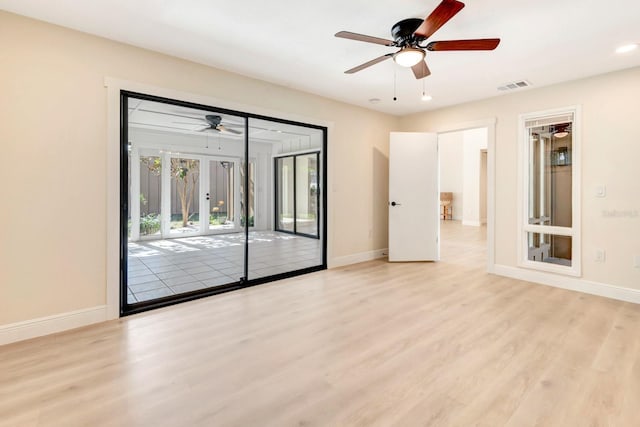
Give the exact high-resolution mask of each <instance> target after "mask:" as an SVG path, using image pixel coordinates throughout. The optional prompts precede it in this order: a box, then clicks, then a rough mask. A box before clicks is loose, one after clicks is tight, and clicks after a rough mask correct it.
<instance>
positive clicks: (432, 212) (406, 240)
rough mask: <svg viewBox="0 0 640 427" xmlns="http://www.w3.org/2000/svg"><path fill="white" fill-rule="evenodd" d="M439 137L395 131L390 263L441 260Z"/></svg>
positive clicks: (391, 154)
mask: <svg viewBox="0 0 640 427" xmlns="http://www.w3.org/2000/svg"><path fill="white" fill-rule="evenodd" d="M439 191H440V190H439V171H438V137H437V134H435V133H414V132H392V133H391V135H390V142H389V261H437V260H438V259H439V258H440V243H439V240H440V239H439V238H440V197H439Z"/></svg>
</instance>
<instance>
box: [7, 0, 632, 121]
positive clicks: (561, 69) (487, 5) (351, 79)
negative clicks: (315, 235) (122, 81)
mask: <svg viewBox="0 0 640 427" xmlns="http://www.w3.org/2000/svg"><path fill="white" fill-rule="evenodd" d="M463 1H464V0H463ZM439 3H440V0H403V1H397V0H376V1H370V0H350V1H345V0H316V1H314V2H311V1H300V0H271V1H261V0H244V1H211V0H164V1H157V0H91V1H77V0H57V1H55V2H54V1H43V0H0V9H4V10H8V11H11V12H15V13H18V14H22V15H26V16H30V17H33V18H37V19H41V20H44V21H48V22H53V23H56V24H59V25H62V26H65V27H70V28H74V29H77V30H80V31H84V32H87V33H92V34H97V35H100V36H103V37H107V38H110V39H113V40H118V41H121V42H125V43H129V44H132V45H136V46H140V47H144V48H148V49H151V50H155V51H159V52H163V53H167V54H170V55H174V56H177V57H181V58H185V59H189V60H192V61H196V62H199V63H203V64H207V65H211V66H213V67H217V68H221V69H225V70H229V71H233V72H236V73H239V74H243V75H247V76H251V77H255V78H258V79H262V80H266V81H269V82H273V83H277V84H281V85H284V86H288V87H292V88H296V89H300V90H303V91H307V92H311V93H315V94H319V95H322V96H326V97H329V98H333V99H337V100H341V101H345V102H348V103H351V104H356V105H361V106H364V107H367V108H371V109H375V110H379V111H384V112H387V113H392V114H398V115H401V114H407V113H411V112H417V111H424V110H428V109H434V108H440V107H443V106H446V105H453V104H459V103H462V102H466V101H471V100H475V99H482V98H488V97H492V96H498V95H500V94H502V92H499V91H498V90H497V87H498V86H501V85H502V84H504V83H506V82H510V81H514V80H522V79H526V80H528V81H529V82H531V83H532V84H533V86H534V87H540V86H545V85H550V84H554V83H559V82H563V81H567V80H573V79H577V78H581V77H586V76H590V75H596V74H601V73H605V72H609V71H614V70H619V69H624V68H630V67H634V66H640V50H636V51H635V52H633V53H629V54H626V55H618V54H615V53H614V49H615V48H616V47H617V46H619V45H621V44H624V43H629V42H640V24H639V22H640V1H638V0H615V1H611V2H603V1H602V0H526V1H525V0H482V1H481V0H466V7H465V8H464V9H463V10H462V11H461V12H460V13H459V14H458V15H456V16H455V17H454V18H453V19H452V20H451V21H449V22H448V23H447V24H445V25H444V27H442V28H441V29H440V30H439V31H437V32H436V33H435V34H434V35H433V36H432V37H431V38H430V39H429V40H451V39H467V38H482V37H500V38H501V39H502V42H501V44H500V46H498V48H497V49H496V50H495V51H492V52H428V53H427V62H428V64H429V67H430V69H431V72H432V75H431V76H429V77H427V78H426V79H424V80H423V81H424V83H425V85H426V91H427V92H428V93H429V94H431V95H432V96H433V98H434V99H433V101H431V102H428V103H425V102H423V101H421V100H420V95H421V93H422V84H423V81H417V80H415V78H414V77H413V75H412V73H411V70H410V69H405V68H401V67H399V66H397V65H395V64H394V63H393V61H385V62H383V63H381V64H378V65H375V66H373V67H371V68H369V69H366V70H364V71H361V72H359V73H356V74H353V75H345V74H344V73H343V71H344V70H346V69H349V68H351V67H353V66H355V65H358V64H360V63H363V62H365V61H367V60H369V59H373V58H375V57H377V56H380V55H383V54H385V53H389V52H393V51H394V49H393V48H388V47H385V46H380V45H373V44H367V43H362V42H357V41H352V40H345V39H338V38H335V37H334V36H333V35H334V34H335V33H336V32H337V31H340V30H348V31H353V32H358V33H364V34H368V35H372V36H377V37H383V38H390V34H389V31H390V29H391V26H392V25H393V24H394V23H395V22H397V21H399V20H401V19H405V18H410V17H420V18H424V17H426V16H427V15H428V14H429V13H430V12H431V11H432V10H433V9H434V8H435V7H436V6H437V5H438V4H439ZM394 74H396V75H397V97H398V100H397V101H395V102H394V101H393V99H392V98H393V96H394V82H393V81H394ZM521 90H527V89H521ZM371 98H379V99H380V100H381V101H380V102H379V103H377V104H372V103H370V102H369V101H368V100H369V99H371Z"/></svg>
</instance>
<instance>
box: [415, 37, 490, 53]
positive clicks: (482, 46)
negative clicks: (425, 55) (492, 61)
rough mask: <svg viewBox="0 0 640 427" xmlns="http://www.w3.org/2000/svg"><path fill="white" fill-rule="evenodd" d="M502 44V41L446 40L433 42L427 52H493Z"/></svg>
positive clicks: (428, 46)
mask: <svg viewBox="0 0 640 427" xmlns="http://www.w3.org/2000/svg"><path fill="white" fill-rule="evenodd" d="M498 44H500V39H475V40H445V41H441V42H431V43H429V44H428V45H427V50H431V51H436V50H439V51H443V50H493V49H495V48H496V47H498Z"/></svg>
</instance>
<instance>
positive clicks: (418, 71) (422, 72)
mask: <svg viewBox="0 0 640 427" xmlns="http://www.w3.org/2000/svg"><path fill="white" fill-rule="evenodd" d="M411 70H412V71H413V75H414V76H416V79H418V80H420V79H424V78H425V77H427V76H428V75H430V74H431V71H429V67H427V62H426V61H421V62H418V63H417V64H416V65H414V66H413V67H411Z"/></svg>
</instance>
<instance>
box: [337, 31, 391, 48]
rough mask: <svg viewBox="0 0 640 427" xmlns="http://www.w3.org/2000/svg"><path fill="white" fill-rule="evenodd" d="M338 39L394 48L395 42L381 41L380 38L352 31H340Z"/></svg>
mask: <svg viewBox="0 0 640 427" xmlns="http://www.w3.org/2000/svg"><path fill="white" fill-rule="evenodd" d="M335 36H336V37H340V38H343V39H350V40H357V41H360V42H367V43H375V44H381V45H383V46H393V45H394V43H395V42H394V41H392V40H387V39H381V38H380V37H373V36H367V35H364V34H358V33H352V32H351V31H340V32H337V33H336V34H335Z"/></svg>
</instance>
